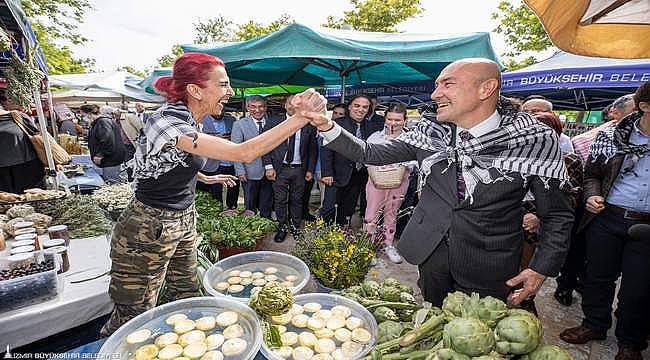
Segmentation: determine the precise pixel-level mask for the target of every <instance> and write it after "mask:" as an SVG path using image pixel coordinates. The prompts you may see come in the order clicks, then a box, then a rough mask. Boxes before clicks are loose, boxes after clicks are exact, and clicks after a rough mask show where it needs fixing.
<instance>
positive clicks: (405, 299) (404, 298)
mask: <svg viewBox="0 0 650 360" xmlns="http://www.w3.org/2000/svg"><path fill="white" fill-rule="evenodd" d="M399 302H402V303H407V304H416V303H417V302H416V301H415V297H414V296H413V295H411V294H409V293H407V292H405V291H402V292H400V293H399Z"/></svg>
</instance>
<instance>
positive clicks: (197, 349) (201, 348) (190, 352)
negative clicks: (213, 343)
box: [183, 342, 208, 359]
mask: <svg viewBox="0 0 650 360" xmlns="http://www.w3.org/2000/svg"><path fill="white" fill-rule="evenodd" d="M207 351H208V345H206V344H205V343H203V342H195V343H191V344H189V345H187V346H186V347H185V348H184V349H183V355H184V356H187V357H188V358H190V359H196V358H200V357H201V356H203V354H205V353H206V352H207Z"/></svg>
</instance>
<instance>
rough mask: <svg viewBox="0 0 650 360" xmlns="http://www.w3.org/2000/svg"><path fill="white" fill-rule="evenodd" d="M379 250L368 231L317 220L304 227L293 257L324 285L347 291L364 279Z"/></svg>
mask: <svg viewBox="0 0 650 360" xmlns="http://www.w3.org/2000/svg"><path fill="white" fill-rule="evenodd" d="M377 249H378V247H377V243H375V242H374V241H373V240H372V239H371V238H370V236H369V235H368V233H366V232H365V231H360V232H355V231H353V230H351V229H344V228H341V227H340V226H338V225H336V224H332V225H328V224H325V223H324V222H323V220H322V219H318V220H317V221H316V222H313V223H307V224H306V225H305V228H304V229H303V230H302V232H301V234H300V236H299V237H298V239H297V241H296V247H295V248H294V250H293V255H295V256H297V257H298V258H300V259H302V260H303V261H304V262H305V263H306V264H307V266H308V267H309V270H310V271H311V273H312V274H313V275H314V277H316V279H317V280H318V281H319V282H320V283H321V284H323V285H324V286H326V287H328V288H332V289H344V288H347V287H350V286H353V285H358V284H360V283H361V282H362V281H363V280H364V279H365V277H366V275H367V274H368V271H369V270H370V263H371V261H372V258H373V257H374V256H375V254H376V252H377Z"/></svg>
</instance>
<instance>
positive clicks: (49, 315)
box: [0, 236, 113, 351]
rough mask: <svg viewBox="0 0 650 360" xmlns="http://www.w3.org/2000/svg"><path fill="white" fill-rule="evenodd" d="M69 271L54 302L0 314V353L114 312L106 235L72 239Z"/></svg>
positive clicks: (69, 252) (62, 279) (50, 301)
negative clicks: (108, 273)
mask: <svg viewBox="0 0 650 360" xmlns="http://www.w3.org/2000/svg"><path fill="white" fill-rule="evenodd" d="M68 257H69V259H70V270H68V271H67V272H65V273H63V274H62V275H63V277H62V278H60V281H62V282H63V291H62V292H60V293H59V295H58V297H57V298H56V299H52V300H49V301H45V302H43V303H40V304H37V305H32V306H28V307H24V308H20V309H16V310H12V311H8V312H0V349H2V350H0V351H4V350H5V349H6V347H7V345H9V346H10V347H11V348H16V347H18V346H22V345H26V344H29V343H31V342H34V341H36V340H40V339H43V338H46V337H48V336H50V335H54V334H56V333H59V332H61V331H64V330H68V329H71V328H74V327H76V326H79V325H83V324H85V323H87V322H89V321H91V320H94V319H96V318H98V317H100V316H102V315H105V314H108V313H110V312H111V310H112V309H113V303H112V302H111V300H110V298H109V297H108V283H109V280H110V277H109V276H108V275H104V276H101V277H99V278H97V279H94V280H90V281H84V282H81V283H74V284H73V283H72V282H75V281H79V280H84V279H89V278H92V277H94V276H97V275H100V274H103V273H105V272H107V271H108V270H109V269H110V258H109V243H108V240H107V238H106V236H99V237H93V238H86V239H72V240H71V241H70V248H69V250H68Z"/></svg>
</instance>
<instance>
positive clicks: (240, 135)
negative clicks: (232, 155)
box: [230, 117, 265, 180]
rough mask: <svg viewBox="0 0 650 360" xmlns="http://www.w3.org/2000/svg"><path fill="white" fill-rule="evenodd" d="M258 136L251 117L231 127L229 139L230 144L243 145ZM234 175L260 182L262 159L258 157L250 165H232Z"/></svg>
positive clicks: (262, 173)
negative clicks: (233, 166) (244, 176)
mask: <svg viewBox="0 0 650 360" xmlns="http://www.w3.org/2000/svg"><path fill="white" fill-rule="evenodd" d="M257 135H258V128H257V124H256V123H255V120H253V118H251V117H243V118H241V119H239V120H237V121H235V123H234V124H233V125H232V134H231V135H230V138H231V140H232V142H235V143H243V142H244V141H246V140H249V139H252V138H254V137H256V136H257ZM234 164H235V174H237V176H239V175H246V177H247V178H248V179H251V180H260V179H261V178H262V177H264V173H265V171H264V165H263V164H262V158H261V157H259V158H257V159H255V160H253V161H252V162H250V163H238V162H236V163H234Z"/></svg>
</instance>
